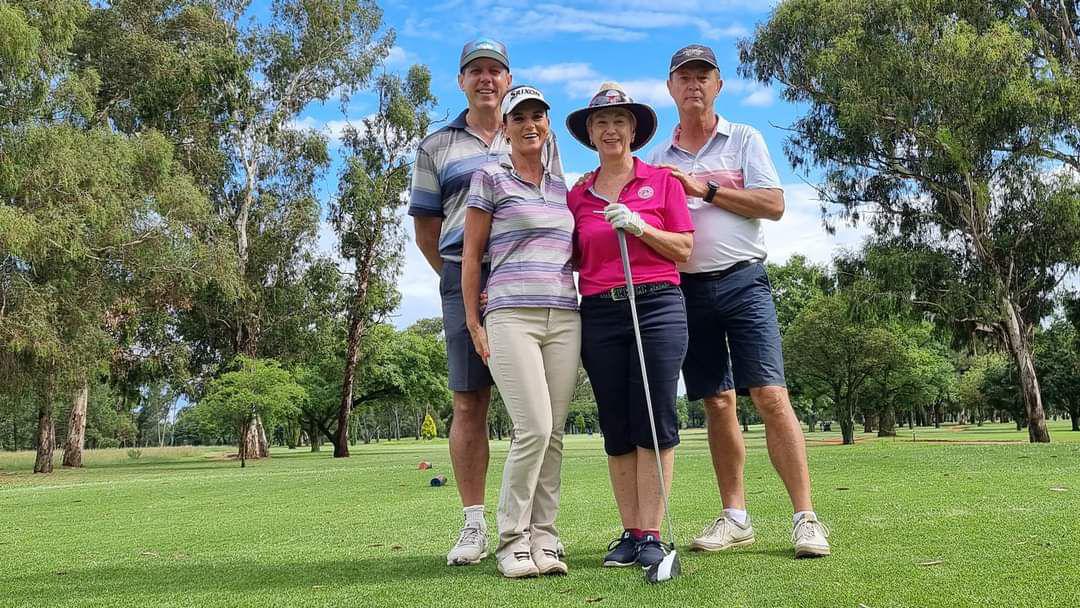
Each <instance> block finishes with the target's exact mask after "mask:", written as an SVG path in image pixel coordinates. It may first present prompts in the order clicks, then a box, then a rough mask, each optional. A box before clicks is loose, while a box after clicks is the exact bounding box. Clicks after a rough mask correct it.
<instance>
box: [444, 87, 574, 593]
mask: <svg viewBox="0 0 1080 608" xmlns="http://www.w3.org/2000/svg"><path fill="white" fill-rule="evenodd" d="M548 109H550V106H549V105H548V103H547V101H545V100H544V96H543V94H542V93H541V92H540V91H539V90H537V89H536V88H534V87H530V86H518V87H514V88H512V89H510V90H509V91H507V93H506V96H505V97H504V98H503V105H502V113H503V130H504V134H505V136H506V138H507V139H508V141H509V143H510V150H511V151H510V155H509V157H508V158H504V159H502V160H500V161H499V162H497V163H491V164H489V165H487V166H485V167H483V168H481V169H479V170H477V171H476V172H475V173H474V174H473V178H472V183H471V185H470V189H469V197H468V199H467V202H466V204H467V206H468V209H467V211H466V216H465V237H464V254H463V256H462V279H461V288H462V293H463V295H464V300H465V317H466V324H467V325H468V328H469V332H470V333H471V334H472V338H473V343H474V345H475V347H476V352H477V353H478V354H479V355H480V356H481V357H482V358H483V359H484V361H485V362H486V363H487V364H488V367H489V369H490V370H491V375H492V377H493V378H494V379H495V384H496V385H497V386H498V387H499V393H500V394H501V395H502V398H503V401H504V402H505V404H506V409H507V411H508V413H509V414H510V418H511V420H512V421H513V424H514V431H513V442H512V444H511V447H510V453H509V455H508V456H507V459H506V466H505V468H504V469H503V480H502V489H501V490H500V495H499V508H498V515H497V522H498V527H499V545H498V548H497V549H496V551H495V556H496V559H497V560H498V568H499V572H501V573H502V574H503V575H504V576H506V577H510V578H521V577H528V576H536V575H538V574H566V570H567V568H566V564H565V563H563V562H562V561H561V560H559V558H558V555H557V552H556V551H557V543H558V532H557V531H556V528H555V518H556V516H557V514H558V511H559V487H560V476H561V469H562V437H563V426H564V425H565V423H566V412H567V408H568V406H569V403H570V399H571V397H572V396H573V392H574V387H575V384H576V382H577V370H578V359H579V352H580V346H581V322H580V320H579V318H578V312H577V310H578V296H577V289H576V287H575V286H574V278H573V273H572V268H571V255H572V253H573V233H574V217H573V215H572V214H571V213H570V210H569V209H568V208H567V206H566V184H565V183H564V182H563V179H562V177H561V175H559V174H558V173H557V172H555V173H553V172H552V171H550V170H549V167H546V166H544V163H543V161H542V158H541V153H542V152H543V150H544V147H545V144H546V142H547V141H548V139H549V138H550V137H551V123H550V120H549V119H548ZM485 255H487V256H489V257H490V261H491V273H490V275H489V278H488V282H487V285H486V287H484V286H481V284H480V276H481V270H480V267H481V264H482V263H483V261H484V257H485ZM482 289H486V292H487V306H486V308H485V309H484V311H483V313H481V309H480V292H481V290H482Z"/></svg>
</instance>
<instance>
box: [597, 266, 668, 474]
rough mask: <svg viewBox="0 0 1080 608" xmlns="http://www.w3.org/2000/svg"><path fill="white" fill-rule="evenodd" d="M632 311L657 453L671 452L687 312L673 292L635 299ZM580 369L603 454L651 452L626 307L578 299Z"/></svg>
mask: <svg viewBox="0 0 1080 608" xmlns="http://www.w3.org/2000/svg"><path fill="white" fill-rule="evenodd" d="M637 310H638V319H639V320H640V323H641V341H642V345H643V348H644V350H645V367H646V371H647V372H648V375H649V393H650V394H651V396H652V406H653V413H654V414H655V416H656V418H655V420H656V438H657V442H658V443H659V444H660V448H661V449H666V448H672V447H675V446H676V445H678V444H679V420H678V415H677V414H676V412H675V395H676V392H677V391H678V385H679V368H680V367H681V366H682V363H683V358H684V357H685V356H686V341H687V333H686V307H685V306H683V296H682V293H681V292H680V291H679V289H678V288H676V287H672V288H671V289H668V290H665V291H660V292H657V293H653V294H649V295H644V296H638V297H637ZM581 363H582V365H583V366H584V367H585V371H586V372H587V373H588V374H589V382H590V384H592V389H593V395H594V396H595V397H596V406H597V410H598V414H599V418H600V430H601V431H602V432H603V433H604V451H606V452H607V453H608V454H609V455H611V456H621V455H623V454H629V453H631V452H633V451H634V450H635V449H637V448H639V447H640V448H648V449H652V447H653V440H652V432H651V431H650V429H649V417H648V409H647V408H646V405H645V388H644V385H643V384H642V381H641V363H640V361H639V360H638V352H637V343H636V341H635V340H634V325H633V320H632V317H631V315H630V302H629V301H627V300H619V301H613V300H611V299H605V298H603V297H600V296H587V297H584V298H582V299H581Z"/></svg>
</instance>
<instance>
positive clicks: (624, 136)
mask: <svg viewBox="0 0 1080 608" xmlns="http://www.w3.org/2000/svg"><path fill="white" fill-rule="evenodd" d="M585 126H586V128H588V131H589V141H591V142H592V145H593V146H596V150H597V151H598V152H599V153H600V156H623V155H629V154H630V144H632V143H634V132H635V128H636V127H637V124H636V122H635V121H634V115H633V114H631V113H630V112H629V111H628V110H624V109H622V108H612V109H610V110H599V111H597V112H594V113H593V114H590V115H589V120H588V122H587V123H586V125H585Z"/></svg>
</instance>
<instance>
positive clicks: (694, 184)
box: [656, 164, 709, 198]
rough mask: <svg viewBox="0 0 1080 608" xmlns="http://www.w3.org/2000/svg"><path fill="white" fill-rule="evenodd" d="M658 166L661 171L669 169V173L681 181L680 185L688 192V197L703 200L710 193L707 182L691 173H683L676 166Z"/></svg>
mask: <svg viewBox="0 0 1080 608" xmlns="http://www.w3.org/2000/svg"><path fill="white" fill-rule="evenodd" d="M656 166H657V167H659V168H661V169H667V170H668V171H671V176H672V177H674V178H675V179H677V180H679V182H680V183H682V185H683V190H686V195H687V196H694V197H697V198H702V197H703V196H705V195H706V194H707V193H708V192H709V186H708V185H707V184H706V183H705V182H703V181H701V180H699V179H698V178H696V177H694V176H693V175H690V174H689V173H687V172H686V171H683V170H682V169H680V168H678V167H676V166H675V165H667V164H660V165H656Z"/></svg>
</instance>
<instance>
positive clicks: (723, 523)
mask: <svg viewBox="0 0 1080 608" xmlns="http://www.w3.org/2000/svg"><path fill="white" fill-rule="evenodd" d="M732 523H733V522H732V521H731V520H730V519H728V517H727V516H726V515H721V516H720V517H717V518H716V521H714V522H712V523H711V524H708V525H706V526H705V528H704V529H703V530H702V531H701V535H702V536H716V535H719V536H723V535H724V532H726V531H727V527H728V526H730V525H732Z"/></svg>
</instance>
